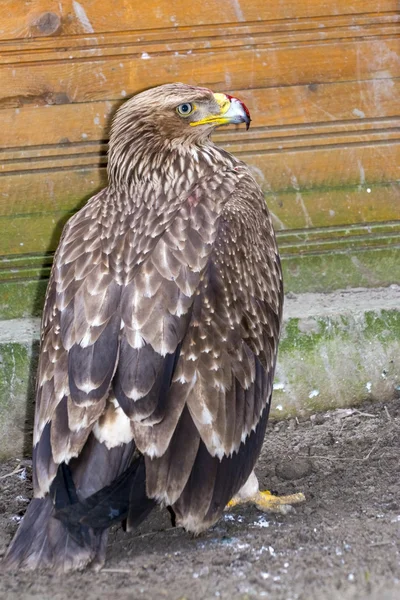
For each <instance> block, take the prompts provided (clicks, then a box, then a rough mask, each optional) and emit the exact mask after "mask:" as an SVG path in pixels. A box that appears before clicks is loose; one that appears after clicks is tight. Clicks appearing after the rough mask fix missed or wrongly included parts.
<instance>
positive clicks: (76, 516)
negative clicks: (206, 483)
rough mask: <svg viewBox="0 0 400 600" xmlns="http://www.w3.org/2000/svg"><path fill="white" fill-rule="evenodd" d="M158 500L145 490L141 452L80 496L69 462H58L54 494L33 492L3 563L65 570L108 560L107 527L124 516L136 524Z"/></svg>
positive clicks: (96, 565) (12, 566) (95, 565)
mask: <svg viewBox="0 0 400 600" xmlns="http://www.w3.org/2000/svg"><path fill="white" fill-rule="evenodd" d="M154 506H155V502H154V500H151V499H149V498H147V496H146V472H145V465H144V459H143V457H142V456H140V457H138V458H136V459H135V460H134V462H133V463H132V464H131V465H130V467H128V469H126V470H125V471H124V472H123V473H122V474H121V475H120V476H119V477H117V478H116V479H115V480H114V481H113V482H112V483H111V484H110V485H107V486H105V487H103V488H102V489H100V490H99V491H98V492H96V493H94V494H92V495H91V496H89V497H88V498H85V499H84V500H82V501H79V500H78V496H77V494H76V489H75V485H74V481H73V478H72V475H71V472H70V470H69V467H67V466H66V465H60V467H59V469H58V472H57V476H56V478H55V480H54V482H53V484H52V486H51V490H50V495H49V496H46V497H45V498H34V499H33V500H32V501H31V503H30V504H29V506H28V510H27V512H26V514H25V516H24V518H23V520H22V522H21V524H20V527H19V529H18V531H17V534H16V536H15V538H14V539H13V541H12V543H11V545H10V547H9V548H8V551H7V554H6V556H5V558H4V560H3V563H2V568H4V569H46V568H48V569H51V570H52V571H53V572H58V573H63V572H67V571H73V570H78V569H83V568H84V567H86V566H90V567H92V568H94V569H100V568H101V567H102V566H103V564H104V560H105V552H106V544H107V536H108V528H109V527H110V526H111V525H112V524H113V523H115V522H118V521H123V520H126V522H127V529H131V528H132V527H134V526H136V525H138V524H139V523H140V522H141V521H142V520H143V519H144V518H145V517H146V516H147V515H148V514H149V512H150V511H151V510H152V509H153V507H154Z"/></svg>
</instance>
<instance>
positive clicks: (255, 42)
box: [0, 13, 400, 65]
mask: <svg viewBox="0 0 400 600" xmlns="http://www.w3.org/2000/svg"><path fill="white" fill-rule="evenodd" d="M399 20H400V16H399V15H394V14H392V13H389V14H386V15H385V14H384V15H376V14H372V15H371V14H369V15H357V16H356V17H353V16H351V17H349V16H345V17H343V16H341V15H340V16H335V17H329V18H328V19H323V22H322V23H321V21H320V20H315V19H310V20H306V21H304V20H301V21H299V20H293V21H291V20H289V21H285V22H284V23H282V22H280V21H275V22H270V21H258V22H256V23H246V24H238V23H231V24H228V25H220V24H219V25H211V26H204V25H196V26H195V27H184V28H169V29H155V30H146V31H145V30H142V31H139V32H138V31H124V32H119V33H105V34H102V35H100V36H96V38H95V40H94V39H93V38H90V37H88V36H67V37H66V36H60V37H59V38H45V39H39V40H34V41H31V40H30V41H29V43H26V40H22V41H17V40H10V41H8V42H3V43H1V42H0V50H1V53H0V64H3V65H4V64H8V65H13V64H15V63H16V64H21V63H33V62H41V63H42V62H46V61H52V62H54V61H63V60H64V61H65V60H67V61H68V62H69V61H70V60H73V61H74V60H75V61H76V60H84V59H90V60H91V59H93V57H96V56H97V57H102V58H104V59H108V58H110V57H113V56H114V57H115V56H118V57H122V56H132V55H135V54H137V55H141V56H142V57H143V54H144V52H145V54H146V57H147V58H150V57H151V56H152V55H154V54H160V53H163V54H166V53H170V54H176V55H178V54H191V52H193V51H198V50H207V51H210V52H212V51H214V50H220V49H221V48H226V49H230V50H232V49H235V48H237V47H240V46H244V45H245V46H248V47H254V48H257V47H259V46H271V45H274V46H276V47H277V46H283V45H292V46H294V45H295V46H300V45H302V44H304V43H307V44H310V43H319V42H327V41H332V40H335V41H337V42H343V41H344V40H345V39H347V40H357V38H363V39H375V38H378V39H379V38H383V39H384V38H386V37H388V36H393V35H396V34H397V32H398V23H399Z"/></svg>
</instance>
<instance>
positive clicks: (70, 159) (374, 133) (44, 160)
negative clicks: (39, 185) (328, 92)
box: [0, 118, 400, 174]
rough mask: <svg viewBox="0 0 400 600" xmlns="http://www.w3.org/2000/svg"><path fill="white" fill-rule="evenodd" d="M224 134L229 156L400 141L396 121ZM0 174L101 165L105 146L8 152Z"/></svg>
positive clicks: (67, 145)
mask: <svg viewBox="0 0 400 600" xmlns="http://www.w3.org/2000/svg"><path fill="white" fill-rule="evenodd" d="M231 134H232V135H229V134H228V135H227V133H226V132H224V134H223V137H222V136H221V138H220V145H221V146H224V147H225V148H226V149H227V150H229V152H231V153H232V154H237V155H238V154H240V153H245V154H252V155H254V154H258V153H264V154H270V153H273V152H275V153H276V152H277V151H279V152H284V151H288V150H296V149H298V150H304V149H307V150H313V149H314V148H318V149H319V148H321V147H327V148H328V147H329V148H330V147H333V146H343V147H346V148H348V147H349V146H357V147H358V146H360V145H366V144H368V145H369V146H372V145H379V144H382V143H384V144H389V143H390V144H392V145H393V144H395V143H398V142H400V118H399V119H396V118H394V119H390V120H383V119H382V120H379V121H372V122H365V123H364V122H362V123H360V122H359V121H358V122H355V123H354V122H352V123H349V124H343V126H340V125H339V126H334V127H329V126H328V127H326V126H324V127H318V126H309V127H307V128H301V129H299V128H282V129H281V130H280V131H276V130H271V129H269V128H257V129H253V131H252V132H251V133H250V132H247V134H245V133H244V132H243V135H240V134H238V132H237V131H235V130H232V131H231ZM0 157H1V160H2V164H0V173H2V174H12V173H23V172H26V171H44V170H50V169H67V168H75V167H77V166H78V165H79V168H83V167H91V166H95V167H96V166H99V167H100V166H104V165H106V164H107V144H106V143H105V142H100V143H96V142H86V143H80V144H70V143H65V144H60V145H51V146H40V147H36V148H35V147H34V148H32V149H30V148H28V149H20V148H18V149H11V150H4V151H2V152H1V153H0Z"/></svg>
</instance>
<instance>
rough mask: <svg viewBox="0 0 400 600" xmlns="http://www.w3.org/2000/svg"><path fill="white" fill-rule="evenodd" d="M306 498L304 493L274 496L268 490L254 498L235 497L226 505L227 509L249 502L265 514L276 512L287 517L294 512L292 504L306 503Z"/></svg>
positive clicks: (258, 493) (255, 495)
mask: <svg viewBox="0 0 400 600" xmlns="http://www.w3.org/2000/svg"><path fill="white" fill-rule="evenodd" d="M305 499H306V498H305V496H304V494H303V493H302V492H298V493H296V494H290V495H289V496H274V495H273V494H271V492H269V491H268V490H266V491H264V492H260V491H258V492H256V494H254V496H249V497H247V498H240V497H239V496H234V497H233V498H232V500H230V502H228V504H227V505H226V509H225V510H227V509H230V508H234V507H235V506H238V505H239V504H246V503H248V502H250V503H252V504H255V505H256V506H257V508H259V509H260V510H262V511H263V512H274V513H280V514H284V515H286V514H287V513H289V512H290V511H292V510H293V506H292V504H299V503H300V502H304V501H305Z"/></svg>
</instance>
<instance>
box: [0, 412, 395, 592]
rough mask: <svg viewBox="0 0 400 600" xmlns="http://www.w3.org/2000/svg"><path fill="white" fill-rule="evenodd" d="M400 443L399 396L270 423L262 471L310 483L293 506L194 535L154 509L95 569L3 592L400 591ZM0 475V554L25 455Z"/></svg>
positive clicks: (25, 470) (270, 485) (289, 487)
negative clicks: (303, 498) (288, 510)
mask: <svg viewBox="0 0 400 600" xmlns="http://www.w3.org/2000/svg"><path fill="white" fill-rule="evenodd" d="M399 447H400V400H397V401H394V402H393V403H390V404H388V405H387V406H386V407H385V406H383V405H382V404H366V405H363V406H362V407H361V408H360V407H358V409H343V410H336V411H333V412H330V413H323V414H319V415H314V416H313V417H312V418H311V419H307V420H304V421H300V422H298V421H296V420H291V421H285V422H281V423H271V424H270V425H269V429H268V434H267V437H266V440H265V444H264V448H263V452H262V455H261V458H260V461H259V464H258V469H257V471H258V475H259V479H260V482H261V485H262V488H263V489H271V490H273V491H275V492H277V493H279V494H290V493H292V492H295V491H302V492H304V494H305V495H306V498H307V500H306V502H305V503H304V504H303V505H298V506H297V507H296V511H293V512H291V513H290V514H287V515H275V514H264V513H260V512H259V511H258V510H257V509H256V508H254V507H252V506H247V505H246V506H245V507H243V506H242V507H237V508H236V509H234V510H231V511H229V512H227V513H226V514H225V516H224V518H223V519H222V520H221V521H220V522H219V523H218V524H217V525H216V526H215V527H214V528H213V529H212V530H210V531H208V532H207V533H206V534H204V535H202V536H200V537H198V538H192V537H191V536H189V535H188V534H186V533H185V532H184V531H183V530H181V529H174V528H172V527H171V523H170V520H169V516H168V513H167V512H166V511H161V510H159V511H155V512H154V513H153V514H152V515H150V517H149V519H148V521H147V522H146V523H145V524H143V525H142V526H141V528H140V529H138V530H137V531H136V532H135V533H134V534H133V535H132V534H131V535H127V534H124V533H123V532H122V530H121V529H118V528H117V529H115V530H114V531H112V533H111V536H110V543H109V548H108V560H107V563H106V566H105V568H104V569H103V571H101V572H100V573H98V574H94V573H92V572H83V573H75V574H69V575H65V576H61V577H56V576H54V575H52V574H51V573H42V574H38V573H33V574H32V573H7V574H4V575H3V576H2V577H1V579H0V598H1V599H3V598H4V599H5V598H7V600H8V599H15V600H22V599H26V598H37V599H39V598H40V599H42V598H43V599H52V600H53V599H54V600H62V599H67V598H68V599H69V598H73V599H74V600H95V599H97V598H110V599H112V600H122V599H124V600H125V599H126V600H128V599H132V600H136V599H140V598H146V599H156V598H157V599H159V598H166V599H171V600H178V599H181V600H183V599H185V600H203V599H204V600H208V599H211V598H220V599H242V600H245V599H249V600H250V599H253V598H267V599H268V598H270V599H273V600H314V599H315V600H355V599H357V600H367V599H368V600H369V599H373V600H378V599H379V600H395V599H396V600H397V599H400V554H399V545H400V535H399V534H400V480H399ZM15 469H17V471H18V472H17V473H15V474H12V475H10V473H11V472H12V471H14V470H15ZM0 477H1V479H0V486H1V492H0V513H1V516H0V554H3V553H4V551H5V548H6V546H7V544H8V542H9V540H10V538H11V536H12V534H13V533H14V531H15V530H16V527H17V524H18V520H19V519H20V517H21V516H22V515H23V513H24V510H25V507H26V503H27V500H26V499H27V498H28V497H29V496H30V493H31V482H30V468H29V461H25V462H24V461H22V462H19V461H17V460H16V459H15V460H11V461H9V462H8V463H6V464H3V465H1V470H0Z"/></svg>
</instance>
